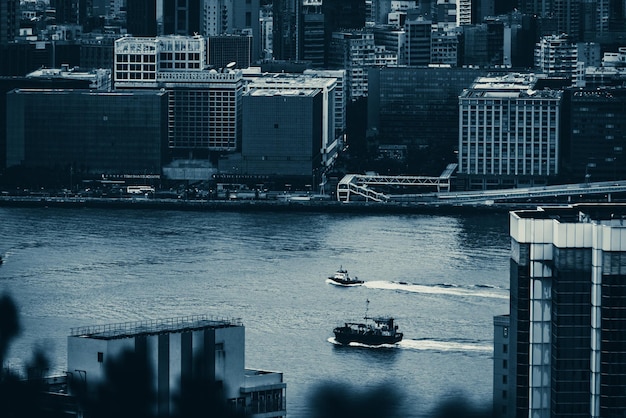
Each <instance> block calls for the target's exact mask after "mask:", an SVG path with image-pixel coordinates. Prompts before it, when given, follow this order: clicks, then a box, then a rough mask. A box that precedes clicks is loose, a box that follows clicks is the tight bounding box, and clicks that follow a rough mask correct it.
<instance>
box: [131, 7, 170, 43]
mask: <svg viewBox="0 0 626 418" xmlns="http://www.w3.org/2000/svg"><path fill="white" fill-rule="evenodd" d="M157 3H158V0H126V30H127V32H128V34H129V35H132V36H138V37H139V36H152V37H154V36H157V35H159V29H158V25H157V8H158V7H159V6H157ZM160 29H161V32H162V30H163V22H162V21H161V25H160Z"/></svg>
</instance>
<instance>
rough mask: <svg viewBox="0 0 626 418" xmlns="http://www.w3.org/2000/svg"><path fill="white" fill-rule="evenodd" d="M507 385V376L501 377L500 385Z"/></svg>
mask: <svg viewBox="0 0 626 418" xmlns="http://www.w3.org/2000/svg"><path fill="white" fill-rule="evenodd" d="M507 383H508V376H507V375H506V374H504V375H502V384H503V385H506V384H507Z"/></svg>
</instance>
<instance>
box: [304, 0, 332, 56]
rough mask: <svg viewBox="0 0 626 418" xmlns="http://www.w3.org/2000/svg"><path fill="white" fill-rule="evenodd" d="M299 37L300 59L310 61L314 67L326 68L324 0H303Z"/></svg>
mask: <svg viewBox="0 0 626 418" xmlns="http://www.w3.org/2000/svg"><path fill="white" fill-rule="evenodd" d="M299 37H300V40H301V46H300V59H301V60H303V61H310V62H311V67H313V68H324V67H325V65H326V45H327V42H326V22H325V19H324V14H323V13H322V0H303V3H302V13H301V15H300V36H299Z"/></svg>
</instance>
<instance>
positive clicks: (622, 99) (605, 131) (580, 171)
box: [562, 87, 626, 182]
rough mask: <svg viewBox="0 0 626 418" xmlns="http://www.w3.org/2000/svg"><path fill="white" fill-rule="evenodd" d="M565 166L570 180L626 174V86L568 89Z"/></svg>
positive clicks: (621, 176) (564, 138) (613, 176)
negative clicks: (625, 162) (625, 161)
mask: <svg viewBox="0 0 626 418" xmlns="http://www.w3.org/2000/svg"><path fill="white" fill-rule="evenodd" d="M565 99H566V101H565V103H566V104H567V109H568V111H567V112H566V113H565V120H564V122H565V123H564V126H566V127H567V130H565V131H564V132H563V146H562V155H563V169H564V173H563V174H564V175H565V174H567V180H568V182H582V181H583V179H585V181H587V180H589V178H591V179H593V180H594V181H609V180H617V179H621V178H625V177H626V164H624V157H625V156H626V154H625V153H624V150H625V149H626V123H625V121H626V89H625V88H623V87H613V88H608V87H607V88H572V89H568V90H566V91H565Z"/></svg>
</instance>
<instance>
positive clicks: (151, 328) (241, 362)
mask: <svg viewBox="0 0 626 418" xmlns="http://www.w3.org/2000/svg"><path fill="white" fill-rule="evenodd" d="M129 353H131V354H133V355H134V359H136V360H134V361H139V362H141V361H145V362H146V364H147V366H148V368H149V369H151V373H149V376H150V377H151V379H153V381H151V382H150V388H146V390H153V391H154V392H155V393H154V395H155V396H154V399H155V401H154V403H153V404H152V406H151V409H152V411H151V412H152V413H154V414H155V416H171V415H172V414H176V413H179V412H180V408H181V406H180V400H181V399H184V398H186V397H189V396H193V395H194V393H193V388H191V387H190V386H189V384H190V383H189V382H191V381H192V380H189V379H199V378H201V379H203V380H206V382H208V383H216V384H217V385H218V386H219V387H220V388H222V390H223V394H224V396H225V401H226V402H227V403H228V405H229V406H231V407H232V408H233V409H234V410H235V409H236V410H237V412H241V413H243V414H245V416H250V417H253V418H255V417H256V418H279V417H284V416H286V402H285V389H286V384H285V383H284V382H283V375H282V373H279V372H273V371H267V370H254V369H247V368H245V328H244V326H243V324H242V323H241V321H240V320H239V319H223V318H217V317H213V316H209V315H194V316H185V317H178V318H167V319H158V320H144V321H135V322H123V323H114V324H107V325H95V326H86V327H78V328H73V329H72V330H71V334H70V335H69V336H68V349H67V366H68V370H72V371H75V376H74V379H79V380H78V382H75V384H74V385H71V386H70V390H71V391H72V392H73V391H76V390H79V389H81V387H80V385H81V384H82V385H83V386H82V390H85V391H87V394H91V393H97V391H98V390H99V388H100V387H101V385H103V384H106V383H107V380H108V379H109V378H110V376H109V375H108V372H107V371H108V370H109V369H110V366H111V365H115V364H116V362H117V361H120V360H121V359H122V357H121V356H122V355H124V354H129ZM190 389H191V391H192V393H188V392H186V391H189V390H190ZM203 400H204V399H203Z"/></svg>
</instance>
